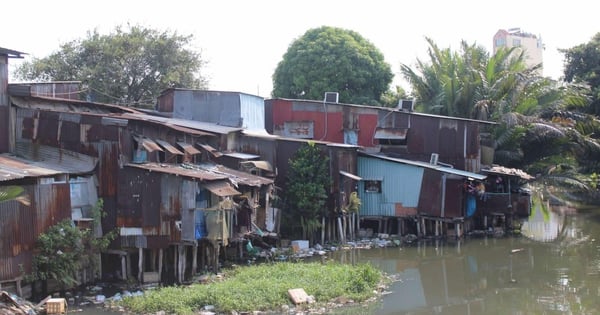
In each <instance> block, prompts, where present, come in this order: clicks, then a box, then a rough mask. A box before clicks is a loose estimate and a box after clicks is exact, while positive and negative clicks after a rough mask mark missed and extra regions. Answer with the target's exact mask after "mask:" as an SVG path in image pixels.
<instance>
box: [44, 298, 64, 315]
mask: <svg viewBox="0 0 600 315" xmlns="http://www.w3.org/2000/svg"><path fill="white" fill-rule="evenodd" d="M46 313H48V314H66V313H67V300H65V299H64V298H52V299H48V301H46Z"/></svg>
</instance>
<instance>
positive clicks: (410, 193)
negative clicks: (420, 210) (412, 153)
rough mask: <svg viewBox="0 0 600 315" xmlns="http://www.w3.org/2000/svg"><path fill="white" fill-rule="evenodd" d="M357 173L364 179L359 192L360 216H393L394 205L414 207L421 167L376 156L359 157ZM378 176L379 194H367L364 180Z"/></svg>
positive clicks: (420, 180) (419, 189)
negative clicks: (379, 182)
mask: <svg viewBox="0 0 600 315" xmlns="http://www.w3.org/2000/svg"><path fill="white" fill-rule="evenodd" d="M357 173H358V174H357V175H358V176H360V177H362V178H363V181H361V182H360V183H359V187H358V194H359V197H360V199H361V201H362V207H361V210H360V215H362V216H395V209H396V204H398V203H400V204H402V207H405V208H408V207H417V206H418V201H419V195H420V191H421V183H422V179H423V168H420V167H414V166H411V165H405V164H400V163H394V162H391V161H384V160H380V159H376V158H369V157H361V156H359V157H358V171H357ZM369 179H380V180H382V183H381V190H382V192H381V193H366V192H365V189H364V180H369Z"/></svg>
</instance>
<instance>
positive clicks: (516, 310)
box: [80, 209, 600, 315]
mask: <svg viewBox="0 0 600 315" xmlns="http://www.w3.org/2000/svg"><path fill="white" fill-rule="evenodd" d="M522 234H523V235H522V236H518V237H478V238H473V237H469V238H466V239H464V240H460V241H456V240H455V241H440V240H437V241H436V240H430V241H422V242H419V243H415V244H411V245H406V246H403V247H398V248H378V249H369V250H364V249H363V250H351V251H338V252H334V253H332V255H331V257H332V258H333V259H336V260H339V261H342V262H345V263H359V262H370V263H372V264H374V265H375V266H377V267H379V268H381V269H382V270H383V271H385V272H386V273H388V274H397V275H398V278H399V281H397V282H394V283H393V284H392V285H391V286H390V288H389V291H390V292H391V293H389V294H388V295H385V296H384V297H383V298H382V299H381V300H380V301H378V302H376V303H374V304H372V305H370V306H368V307H358V308H351V309H343V310H337V311H335V312H334V313H335V314H375V315H384V314H385V315H387V314H390V315H391V314H406V315H408V314H411V315H420V314H449V315H453V314H457V315H458V314H460V315H464V314H503V315H504V314H518V315H521V314H600V244H599V243H598V240H599V239H600V209H597V210H593V211H586V212H585V213H579V214H575V215H560V214H557V213H555V212H549V211H545V210H544V209H536V211H534V215H533V216H532V218H531V219H530V220H529V221H528V222H526V223H525V224H524V225H523V233H522ZM80 314H86V315H92V314H93V315H99V314H107V312H105V311H103V310H84V312H81V313H80Z"/></svg>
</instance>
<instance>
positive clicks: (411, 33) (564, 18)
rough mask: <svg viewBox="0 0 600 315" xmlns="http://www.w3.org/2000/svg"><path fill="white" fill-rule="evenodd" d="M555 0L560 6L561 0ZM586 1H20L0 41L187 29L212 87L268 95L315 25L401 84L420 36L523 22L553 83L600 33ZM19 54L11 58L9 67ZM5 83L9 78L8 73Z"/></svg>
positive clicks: (52, 45) (29, 48) (55, 43)
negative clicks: (291, 52) (282, 64)
mask: <svg viewBox="0 0 600 315" xmlns="http://www.w3.org/2000/svg"><path fill="white" fill-rule="evenodd" d="M559 3H562V4H559ZM592 3H594V2H593V1H592V2H590V1H589V0H586V1H584V0H571V1H548V2H538V1H526V0H520V1H517V0H505V1H485V0H479V1H477V0H455V1H447V0H439V1H434V0H415V1H393V0H387V1H384V0H369V1H355V0H321V1H318V0H303V1H285V0H278V1H277V0H273V1H267V0H265V1H260V0H254V1H251V0H230V1H226V0H225V1H198V0H196V1H180V0H171V1H155V0H146V1H128V0H120V1H115V0H102V1H81V0H79V1H77V0H73V1H70V0H69V1H67V0H53V1H47V0H20V1H5V2H4V3H3V4H2V6H1V7H2V14H1V17H0V21H2V26H3V29H2V32H1V33H0V47H3V48H7V49H12V50H17V51H21V52H24V53H27V54H28V55H27V56H26V57H25V60H30V59H31V58H32V57H36V58H43V57H46V56H47V55H49V54H51V53H52V52H55V51H57V50H58V49H59V45H60V44H61V43H65V42H69V41H71V40H75V39H81V38H84V37H86V33H87V32H88V31H90V30H93V29H97V30H98V31H99V32H100V33H102V34H108V33H110V32H111V31H113V30H114V28H115V26H117V25H123V26H125V25H126V24H127V23H129V24H135V25H141V26H144V27H149V28H154V29H157V30H159V31H164V30H168V31H177V32H178V33H179V34H180V35H193V36H194V43H193V44H194V45H193V46H194V47H192V48H193V49H195V50H197V51H200V52H201V54H202V56H203V59H204V60H205V61H207V62H208V64H207V66H206V67H205V69H204V73H203V75H204V76H207V77H208V79H209V89H211V90H218V91H233V92H244V93H249V94H254V95H259V96H263V97H266V98H268V97H270V93H271V90H272V85H273V83H272V75H273V72H274V70H275V68H276V66H277V64H278V63H279V61H281V59H282V57H283V54H284V53H285V52H286V50H287V48H288V46H289V45H290V44H291V43H292V42H293V41H294V40H295V39H297V38H299V37H301V36H302V35H303V34H304V33H305V32H306V31H308V30H309V29H312V28H316V27H320V26H324V25H327V26H333V27H341V28H344V29H349V30H353V31H356V32H358V33H359V34H361V35H362V36H363V37H364V38H366V39H367V40H369V41H370V42H371V43H373V44H374V45H375V47H377V48H378V49H379V50H380V51H381V52H382V53H383V55H384V57H385V60H386V61H387V62H388V63H389V64H390V65H391V67H392V71H393V73H394V75H395V78H394V82H393V85H401V86H404V87H407V86H408V85H407V84H406V82H405V81H404V80H403V78H402V77H401V75H400V73H399V71H400V64H407V65H409V66H414V64H415V61H416V60H417V58H420V59H421V60H423V61H428V60H429V59H428V57H427V55H426V52H427V43H426V41H425V37H430V38H432V39H433V40H434V42H435V43H436V44H437V45H438V46H439V47H440V48H448V47H450V48H451V49H453V50H456V49H458V48H459V46H460V42H461V40H465V41H466V42H467V43H469V44H474V43H476V44H480V45H483V46H484V47H486V48H487V50H488V51H489V52H491V51H492V39H493V36H494V34H496V32H497V31H498V30H499V29H509V28H514V27H519V28H521V30H522V31H524V32H528V33H532V34H535V35H538V36H540V37H541V38H542V41H543V43H544V45H545V47H546V49H545V51H544V53H543V59H544V75H545V76H550V77H552V78H554V79H558V78H559V77H560V76H561V75H562V70H563V58H562V54H560V53H558V51H557V49H559V48H571V47H573V46H576V45H579V44H583V43H587V42H589V41H590V40H591V39H592V37H593V36H594V34H596V33H598V32H600V19H598V16H597V15H598V11H597V10H596V9H594V8H593V6H592V5H591V4H592ZM20 62H22V61H21V60H18V59H10V60H9V63H10V64H11V65H10V68H9V69H10V70H11V71H12V70H13V69H14V68H15V66H16V65H18V64H19V63H20ZM9 81H10V82H16V81H15V80H14V79H13V78H10V77H9Z"/></svg>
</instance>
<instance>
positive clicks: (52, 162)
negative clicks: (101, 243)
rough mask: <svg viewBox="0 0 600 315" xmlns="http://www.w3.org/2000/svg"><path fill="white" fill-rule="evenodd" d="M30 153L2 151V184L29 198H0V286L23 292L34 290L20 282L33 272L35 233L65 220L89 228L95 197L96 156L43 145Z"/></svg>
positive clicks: (87, 274)
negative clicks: (15, 187)
mask: <svg viewBox="0 0 600 315" xmlns="http://www.w3.org/2000/svg"><path fill="white" fill-rule="evenodd" d="M30 153H32V151H30V150H26V147H24V146H21V145H18V146H17V149H16V152H15V154H10V153H3V154H0V186H10V185H15V186H20V187H23V188H24V190H25V192H26V196H24V197H25V198H26V199H27V202H19V201H17V200H13V201H7V202H3V203H0V226H1V227H0V286H1V287H2V289H3V290H8V291H10V292H13V293H16V294H18V295H19V296H21V297H29V296H31V294H32V292H31V287H30V286H29V285H27V286H25V290H23V287H22V286H21V284H22V281H23V276H24V275H25V274H30V273H31V272H32V263H33V256H34V249H35V245H36V241H37V239H38V236H39V235H40V234H42V233H44V232H46V231H47V229H48V228H49V227H51V226H52V225H55V224H57V223H59V222H61V221H63V220H67V219H71V220H73V222H74V223H75V224H76V225H77V226H81V227H83V228H91V226H89V222H91V221H92V215H91V209H92V208H93V207H94V206H95V205H96V203H97V201H98V196H97V192H96V191H97V190H96V183H97V180H96V176H95V175H94V169H95V167H96V164H97V161H96V159H95V158H92V157H90V156H86V155H83V154H78V153H75V152H71V151H67V150H62V149H59V148H55V147H49V146H45V145H38V146H37V147H36V148H35V150H34V151H33V153H35V154H34V155H28V154H30ZM95 231H97V232H100V233H101V230H99V229H95ZM96 272H97V270H83V272H82V273H81V274H80V277H78V280H80V281H81V282H83V283H86V281H87V280H91V279H93V278H94V275H95V274H96ZM48 286H49V287H53V284H52V283H50V284H49V285H48Z"/></svg>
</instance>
